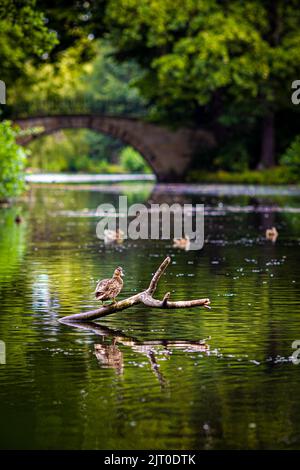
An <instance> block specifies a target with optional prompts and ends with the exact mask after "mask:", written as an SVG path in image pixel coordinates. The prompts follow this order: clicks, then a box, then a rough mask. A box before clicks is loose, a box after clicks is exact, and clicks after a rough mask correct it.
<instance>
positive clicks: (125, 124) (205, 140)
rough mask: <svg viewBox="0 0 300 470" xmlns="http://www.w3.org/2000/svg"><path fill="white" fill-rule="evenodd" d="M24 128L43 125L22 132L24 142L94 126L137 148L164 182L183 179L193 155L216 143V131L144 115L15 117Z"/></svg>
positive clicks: (23, 143)
mask: <svg viewBox="0 0 300 470" xmlns="http://www.w3.org/2000/svg"><path fill="white" fill-rule="evenodd" d="M14 123H16V124H17V125H18V126H19V127H20V128H21V129H22V130H26V129H29V128H34V127H39V128H41V129H42V131H41V132H40V133H38V134H37V135H35V136H32V135H31V136H26V135H25V136H22V137H19V139H18V141H19V143H20V144H21V145H26V144H28V143H29V142H30V141H31V140H32V139H34V138H38V137H41V136H43V135H47V134H52V133H55V132H57V131H59V130H62V129H91V130H93V131H96V132H100V133H103V134H107V135H110V136H111V137H114V138H116V139H120V140H121V141H122V142H124V143H125V144H128V145H131V146H132V147H133V148H135V149H136V150H137V151H138V152H139V153H140V154H141V155H142V156H143V157H144V158H145V160H146V161H147V162H148V164H149V165H150V167H151V168H152V170H153V172H154V174H155V175H156V177H157V180H158V181H160V182H176V181H183V180H184V178H185V175H186V173H187V171H188V169H189V168H190V165H191V161H192V158H193V156H194V155H195V154H196V153H197V155H200V154H201V150H203V149H204V148H210V147H213V146H214V145H215V140H214V136H213V134H211V133H210V132H208V131H205V130H201V129H198V130H193V129H188V128H181V129H178V130H176V131H172V130H170V129H168V128H165V127H161V126H158V125H156V124H152V123H149V122H145V121H143V120H141V119H136V118H128V117H113V116H105V115H103V116H102V115H93V114H80V115H73V116H72V115H56V116H40V117H38V116H37V117H26V118H21V119H14Z"/></svg>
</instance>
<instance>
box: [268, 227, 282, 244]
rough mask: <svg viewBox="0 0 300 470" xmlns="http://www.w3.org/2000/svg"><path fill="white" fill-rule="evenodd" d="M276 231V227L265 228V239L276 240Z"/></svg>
mask: <svg viewBox="0 0 300 470" xmlns="http://www.w3.org/2000/svg"><path fill="white" fill-rule="evenodd" d="M278 235H279V234H278V231H277V229H276V227H272V228H267V230H266V239H267V240H270V241H271V242H276V240H277V238H278Z"/></svg>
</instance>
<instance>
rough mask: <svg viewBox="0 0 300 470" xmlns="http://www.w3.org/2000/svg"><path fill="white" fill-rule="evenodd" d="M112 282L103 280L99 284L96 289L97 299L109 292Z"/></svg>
mask: <svg viewBox="0 0 300 470" xmlns="http://www.w3.org/2000/svg"><path fill="white" fill-rule="evenodd" d="M110 281H111V279H102V281H99V282H98V284H97V285H96V289H95V295H96V297H99V296H100V295H103V294H105V293H106V292H107V290H108V288H109V283H110Z"/></svg>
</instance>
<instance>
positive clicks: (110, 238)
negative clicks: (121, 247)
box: [104, 228, 124, 243]
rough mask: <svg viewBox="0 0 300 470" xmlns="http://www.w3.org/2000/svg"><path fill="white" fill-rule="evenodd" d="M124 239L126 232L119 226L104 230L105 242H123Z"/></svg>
mask: <svg viewBox="0 0 300 470" xmlns="http://www.w3.org/2000/svg"><path fill="white" fill-rule="evenodd" d="M123 239H124V232H123V230H120V229H119V228H117V230H109V229H106V230H104V242H105V243H113V242H117V243H122V241H123Z"/></svg>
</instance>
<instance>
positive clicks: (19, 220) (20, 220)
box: [15, 214, 23, 224]
mask: <svg viewBox="0 0 300 470" xmlns="http://www.w3.org/2000/svg"><path fill="white" fill-rule="evenodd" d="M22 222H23V219H22V217H21V216H20V215H19V214H18V215H16V217H15V223H16V224H21V223H22Z"/></svg>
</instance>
